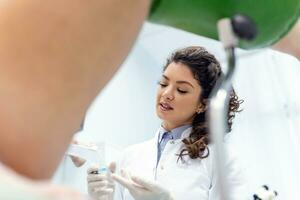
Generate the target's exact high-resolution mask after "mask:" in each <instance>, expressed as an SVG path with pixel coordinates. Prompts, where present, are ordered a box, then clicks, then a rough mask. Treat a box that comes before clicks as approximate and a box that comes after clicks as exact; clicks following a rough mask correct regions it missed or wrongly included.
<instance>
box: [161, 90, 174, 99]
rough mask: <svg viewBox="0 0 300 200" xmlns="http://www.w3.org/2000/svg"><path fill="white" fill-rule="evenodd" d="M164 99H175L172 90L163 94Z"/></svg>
mask: <svg viewBox="0 0 300 200" xmlns="http://www.w3.org/2000/svg"><path fill="white" fill-rule="evenodd" d="M162 97H163V99H164V100H167V101H172V100H173V99H174V95H173V94H172V92H171V91H168V90H167V91H165V92H164V93H163V95H162Z"/></svg>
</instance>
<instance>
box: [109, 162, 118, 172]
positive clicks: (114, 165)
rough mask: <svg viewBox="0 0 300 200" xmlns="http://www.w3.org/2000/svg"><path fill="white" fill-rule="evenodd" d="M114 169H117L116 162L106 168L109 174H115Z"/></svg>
mask: <svg viewBox="0 0 300 200" xmlns="http://www.w3.org/2000/svg"><path fill="white" fill-rule="evenodd" d="M116 168H117V164H116V162H114V161H113V162H111V163H110V164H109V166H108V169H109V170H110V171H111V173H115V172H116Z"/></svg>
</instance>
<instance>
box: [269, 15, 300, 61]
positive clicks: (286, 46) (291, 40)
mask: <svg viewBox="0 0 300 200" xmlns="http://www.w3.org/2000/svg"><path fill="white" fill-rule="evenodd" d="M299 36H300V20H298V23H296V25H295V26H294V27H293V28H292V30H291V31H290V32H289V33H288V34H287V35H286V36H285V37H283V38H282V39H281V40H279V42H277V43H276V44H275V45H274V46H273V48H274V49H276V50H279V51H282V52H285V53H289V54H291V55H294V56H295V57H296V58H298V59H300V46H299V43H300V40H299Z"/></svg>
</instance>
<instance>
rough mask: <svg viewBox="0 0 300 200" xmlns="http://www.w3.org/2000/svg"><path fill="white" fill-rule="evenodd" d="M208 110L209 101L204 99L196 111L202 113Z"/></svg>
mask: <svg viewBox="0 0 300 200" xmlns="http://www.w3.org/2000/svg"><path fill="white" fill-rule="evenodd" d="M206 110H207V101H205V100H204V101H202V102H200V103H199V105H198V107H197V110H196V113H197V114H200V113H203V112H205V111H206Z"/></svg>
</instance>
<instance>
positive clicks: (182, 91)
mask: <svg viewBox="0 0 300 200" xmlns="http://www.w3.org/2000/svg"><path fill="white" fill-rule="evenodd" d="M177 91H178V92H179V93H181V94H186V93H188V91H185V90H181V89H177Z"/></svg>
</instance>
